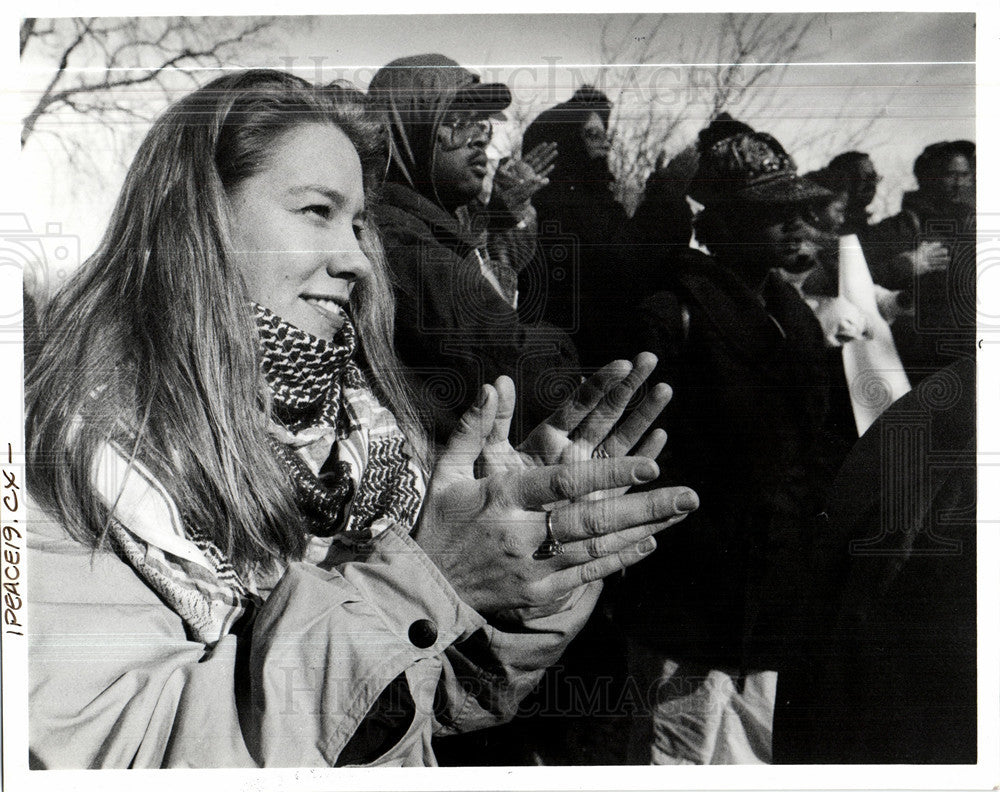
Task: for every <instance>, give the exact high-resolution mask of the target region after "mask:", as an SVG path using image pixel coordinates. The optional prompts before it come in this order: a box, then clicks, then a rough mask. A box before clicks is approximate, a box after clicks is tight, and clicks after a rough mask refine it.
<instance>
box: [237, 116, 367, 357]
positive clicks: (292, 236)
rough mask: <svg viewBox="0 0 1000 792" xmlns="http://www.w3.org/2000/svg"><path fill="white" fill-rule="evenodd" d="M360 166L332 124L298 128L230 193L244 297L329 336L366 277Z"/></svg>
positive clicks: (322, 335) (352, 148)
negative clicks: (246, 293)
mask: <svg viewBox="0 0 1000 792" xmlns="http://www.w3.org/2000/svg"><path fill="white" fill-rule="evenodd" d="M364 201H365V199H364V186H363V183H362V176H361V161H360V160H359V159H358V154H357V152H356V151H355V150H354V146H353V145H352V144H351V142H350V141H349V140H348V139H347V136H346V135H344V133H343V132H341V131H340V130H339V129H337V128H336V127H334V126H332V125H329V124H305V125H302V126H299V127H296V128H294V129H292V130H291V131H289V132H287V133H286V134H285V135H284V136H283V137H281V138H280V139H279V141H278V142H277V144H276V145H275V146H274V148H273V150H272V152H271V156H270V159H269V161H268V163H267V165H266V166H265V167H264V168H263V169H262V170H261V171H259V172H257V173H256V174H254V175H253V176H250V177H249V178H247V179H245V180H244V181H243V182H241V183H240V184H239V185H238V186H237V187H236V188H235V189H234V190H233V191H232V192H231V195H230V202H231V218H232V236H233V239H234V244H235V246H236V248H237V251H238V262H239V267H240V272H241V273H242V275H243V278H244V280H245V281H246V284H247V288H248V289H249V291H250V298H251V299H252V300H254V301H255V302H258V303H260V304H261V305H263V306H264V307H265V308H268V309H270V310H271V311H273V312H274V313H276V314H277V315H278V316H280V317H281V318H282V319H284V320H285V321H286V322H289V323H290V324H293V325H295V326H296V327H298V328H299V329H300V330H304V331H305V332H307V333H310V334H311V335H314V336H317V337H318V338H324V339H330V338H333V336H334V334H335V333H336V332H337V330H339V329H340V327H341V326H342V325H343V323H344V314H343V309H345V308H346V307H347V304H348V301H349V299H350V296H351V291H352V290H353V288H354V284H355V283H356V282H357V280H358V279H359V278H365V277H368V276H369V275H370V274H371V262H369V261H368V258H367V257H366V256H365V254H364V253H363V252H362V251H361V247H360V246H359V244H358V239H359V235H360V232H361V226H362V219H363V214H364V208H365V202H364Z"/></svg>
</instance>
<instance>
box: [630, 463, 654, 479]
mask: <svg viewBox="0 0 1000 792" xmlns="http://www.w3.org/2000/svg"><path fill="white" fill-rule="evenodd" d="M659 472H660V471H659V470H658V469H657V467H656V465H655V464H654V463H653V462H651V461H650V460H648V459H647V460H646V461H645V462H643V463H642V464H640V465H638V466H637V467H636V468H635V471H634V475H635V477H636V478H637V479H639V481H652V480H653V479H655V478H656V476H657V475H658V474H659Z"/></svg>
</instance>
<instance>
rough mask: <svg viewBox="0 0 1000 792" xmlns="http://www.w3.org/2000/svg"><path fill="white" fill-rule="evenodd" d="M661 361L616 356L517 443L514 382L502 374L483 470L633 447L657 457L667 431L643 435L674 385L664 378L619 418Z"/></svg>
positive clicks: (642, 356) (622, 451)
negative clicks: (511, 436) (512, 438)
mask: <svg viewBox="0 0 1000 792" xmlns="http://www.w3.org/2000/svg"><path fill="white" fill-rule="evenodd" d="M656 363H657V360H656V356H655V355H653V354H651V353H649V352H643V353H642V354H640V355H639V356H638V357H636V359H635V360H634V361H633V362H631V363H630V362H629V361H627V360H616V361H614V362H612V363H609V364H608V365H606V366H604V367H603V368H602V369H600V370H599V371H598V372H597V373H596V374H594V375H593V376H592V377H590V378H589V379H588V380H587V381H586V382H584V383H583V384H582V385H581V386H580V387H579V388H577V390H576V392H575V393H574V394H573V395H572V396H571V397H570V398H569V399H568V400H567V401H566V403H565V404H564V405H563V406H562V407H560V408H559V409H558V410H556V412H555V413H553V414H552V415H551V416H549V418H548V419H546V420H545V421H543V422H542V423H541V424H539V425H538V426H537V427H535V429H534V430H532V432H531V433H530V434H529V435H528V436H527V437H526V438H525V439H524V442H523V443H522V444H521V445H520V446H519V447H518V448H517V449H514V448H511V446H510V443H509V442H508V439H507V437H508V433H509V430H510V420H511V417H512V416H513V414H514V399H515V394H514V383H513V382H511V381H510V380H509V379H508V378H506V377H501V378H500V379H498V380H497V384H496V388H497V391H498V396H499V405H498V408H497V418H496V421H495V423H494V426H493V430H492V431H491V432H490V435H489V437H488V438H487V443H486V447H485V448H484V449H483V471H484V472H486V473H492V472H502V471H517V470H520V469H523V468H525V467H539V466H542V465H554V464H560V463H562V464H566V463H571V462H580V461H583V460H586V459H590V458H591V457H593V456H597V457H619V456H624V455H625V454H628V453H629V452H630V451H632V450H633V449H635V454H636V455H637V456H645V457H648V458H650V459H655V458H656V457H657V456H658V455H659V453H660V451H662V450H663V446H664V444H665V443H666V440H667V436H666V433H665V432H664V431H663V430H661V429H657V430H655V431H653V432H651V433H650V434H649V435H648V436H647V437H646V438H645V439H644V440H642V442H641V443H640V440H641V439H642V437H643V435H644V434H645V433H646V432H647V430H648V429H649V427H650V426H651V425H652V423H653V421H655V420H656V418H657V416H658V415H659V414H660V413H661V412H662V411H663V408H664V407H665V406H666V405H667V403H668V402H669V401H670V397H671V395H672V392H671V390H670V387H669V386H668V385H666V384H664V383H659V384H658V385H656V386H655V387H654V388H652V389H651V390H650V392H649V393H648V394H647V395H646V397H645V398H644V399H643V401H642V403H641V404H640V405H639V406H638V407H637V408H636V409H635V410H633V411H632V413H631V414H630V415H629V416H628V417H627V418H625V420H623V421H621V423H618V421H619V419H620V418H621V416H622V414H623V413H624V411H625V408H626V407H627V406H628V404H629V402H630V401H631V400H632V398H633V397H634V396H635V393H636V391H638V389H639V388H640V387H641V386H642V384H643V383H644V382H645V381H646V380H647V379H648V378H649V375H650V374H652V372H653V370H654V369H655V368H656ZM616 424H617V425H616ZM590 497H596V494H595V495H592V496H590Z"/></svg>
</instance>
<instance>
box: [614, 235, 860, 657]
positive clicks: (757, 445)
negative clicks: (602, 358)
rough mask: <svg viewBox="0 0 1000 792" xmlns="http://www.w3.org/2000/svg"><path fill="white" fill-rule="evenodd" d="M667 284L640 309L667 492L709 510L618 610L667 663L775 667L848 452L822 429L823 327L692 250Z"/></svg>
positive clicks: (778, 286)
mask: <svg viewBox="0 0 1000 792" xmlns="http://www.w3.org/2000/svg"><path fill="white" fill-rule="evenodd" d="M661 287H669V290H667V289H666V288H663V289H662V290H660V291H657V292H656V293H655V294H653V295H652V296H651V297H649V298H648V299H647V300H646V301H645V302H644V303H643V304H642V305H641V306H640V307H639V309H638V319H639V321H640V322H641V327H642V329H643V331H644V334H645V339H644V340H645V343H644V346H646V347H647V348H649V349H650V350H651V351H652V352H654V353H656V354H657V355H658V356H659V358H660V366H659V370H658V372H657V373H656V374H655V375H654V376H655V377H656V379H659V380H663V381H666V382H668V383H669V384H670V385H671V386H672V387H673V389H674V398H673V401H672V402H671V404H670V405H668V407H667V409H666V411H665V412H664V416H663V425H664V427H665V428H666V430H667V434H668V438H669V439H668V444H667V446H668V453H669V456H668V457H667V459H666V460H665V461H664V463H663V464H662V465H661V468H662V469H663V470H664V478H665V479H667V483H677V484H685V485H687V486H690V487H692V488H694V489H695V491H697V492H698V494H699V497H700V499H701V507H700V508H699V509H698V511H697V512H695V513H694V514H692V515H690V516H689V517H688V518H687V519H686V520H685V521H684V522H683V523H681V524H679V525H678V526H676V527H674V528H672V529H670V530H669V531H667V532H665V533H663V534H661V535H660V537H659V538H658V542H659V548H658V549H657V551H656V552H655V554H654V555H653V556H652V557H651V558H650V559H648V560H646V561H643V562H641V563H640V564H638V565H637V566H636V567H634V568H633V569H630V570H629V571H628V572H627V573H626V576H625V580H624V585H623V587H622V598H621V603H622V607H621V608H620V615H621V616H622V621H623V623H624V624H625V625H626V626H627V629H629V631H630V632H631V634H632V635H633V637H634V638H636V639H637V640H640V641H644V642H646V643H648V644H650V645H652V646H653V647H657V648H660V649H662V650H663V651H664V652H666V653H667V654H668V656H670V657H674V658H677V659H687V660H691V661H697V662H704V663H706V664H708V665H710V666H715V667H729V668H737V667H741V666H742V667H744V668H747V667H749V668H769V667H771V662H772V658H771V657H770V656H769V652H770V651H771V649H772V644H773V642H774V640H775V637H776V636H775V635H774V633H775V631H776V630H780V628H781V619H782V612H783V609H784V608H785V607H786V606H787V605H788V603H787V600H786V599H785V594H784V593H783V592H785V591H789V590H794V585H795V578H796V577H797V576H798V575H799V574H800V573H801V569H800V564H799V560H798V554H799V544H800V542H801V538H802V535H803V534H804V533H807V532H808V531H809V530H811V526H812V523H813V521H814V520H815V519H816V518H817V515H818V514H819V513H820V511H821V508H822V503H823V485H824V484H825V482H826V481H828V480H829V478H831V477H832V473H831V470H835V469H836V466H837V464H838V462H839V460H840V459H841V458H842V455H843V453H844V452H845V450H844V448H843V446H842V444H841V443H840V442H839V441H835V440H834V439H833V438H832V437H830V436H829V435H827V434H826V433H824V432H823V430H822V424H823V421H824V418H825V415H826V411H827V401H828V399H827V395H828V394H827V388H826V381H825V380H826V378H825V374H824V348H823V340H822V336H821V331H820V329H819V325H818V323H817V322H816V319H815V318H814V316H813V314H812V312H811V311H810V309H809V308H808V306H806V305H805V303H803V302H802V300H801V298H800V297H799V296H798V294H797V293H796V292H795V291H794V289H792V287H791V286H789V285H788V284H786V283H785V282H784V281H782V280H781V279H780V278H778V277H777V276H774V275H771V276H769V278H768V281H767V284H766V286H765V289H764V295H763V297H764V300H765V301H766V309H765V306H764V305H763V304H762V303H761V301H760V300H759V299H758V297H757V296H756V295H755V294H753V293H752V292H750V290H749V289H747V288H746V286H744V285H743V283H742V282H741V281H739V280H738V279H737V277H736V276H735V275H734V274H733V273H732V272H731V271H730V270H729V269H727V268H725V267H723V266H722V265H720V264H718V263H717V262H716V261H715V260H714V259H713V258H711V257H709V256H705V255H703V254H700V253H697V252H696V251H690V252H689V253H688V254H687V255H686V256H685V257H684V258H683V259H682V260H680V261H678V262H677V263H676V264H675V265H674V266H672V267H669V268H667V269H666V270H665V280H664V282H662V283H661ZM651 381H655V380H651ZM776 581H777V583H775V582H776Z"/></svg>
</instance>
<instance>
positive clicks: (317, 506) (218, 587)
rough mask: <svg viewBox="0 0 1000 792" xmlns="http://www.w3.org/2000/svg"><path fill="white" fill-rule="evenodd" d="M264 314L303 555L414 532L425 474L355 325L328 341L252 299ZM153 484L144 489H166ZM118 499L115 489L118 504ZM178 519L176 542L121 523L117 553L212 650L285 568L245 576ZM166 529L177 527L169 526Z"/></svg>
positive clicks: (277, 438) (278, 449)
mask: <svg viewBox="0 0 1000 792" xmlns="http://www.w3.org/2000/svg"><path fill="white" fill-rule="evenodd" d="M254 311H255V316H256V322H257V329H258V331H259V334H260V343H261V353H262V354H261V371H262V373H263V375H264V378H265V380H266V381H267V383H268V385H269V386H270V390H271V393H272V397H273V404H272V412H273V415H274V418H275V423H274V425H273V426H272V432H271V434H272V443H273V447H274V449H275V453H276V454H278V455H279V458H280V459H281V460H282V462H283V463H284V464H285V465H286V466H287V468H288V470H289V473H290V475H291V478H292V481H293V482H294V486H295V496H296V502H297V504H298V506H299V508H300V510H301V512H302V514H303V516H304V518H305V521H306V528H307V531H308V532H309V534H310V537H309V544H308V547H307V549H306V552H305V560H306V561H309V562H312V563H315V564H318V565H320V566H324V567H330V566H332V565H333V564H334V563H335V562H336V559H337V558H340V557H342V555H343V552H344V551H345V550H346V551H348V552H350V553H352V554H356V553H364V552H368V551H370V544H371V542H372V540H373V539H374V538H375V537H376V536H377V535H378V534H380V533H381V532H382V531H384V530H386V529H387V528H389V526H391V525H398V526H400V527H402V528H404V529H405V530H406V531H411V530H412V529H413V527H414V524H415V523H416V519H417V516H418V514H419V510H420V505H421V503H422V501H423V496H424V492H425V489H426V477H425V474H424V472H423V469H422V468H421V467H420V465H419V463H418V462H417V461H416V460H415V459H414V458H413V454H412V452H411V449H410V447H409V444H408V441H407V439H406V436H405V435H404V434H403V432H402V430H401V429H400V428H399V425H398V424H397V423H396V419H395V417H394V416H393V415H392V413H391V412H390V411H389V410H388V409H386V408H385V407H384V406H382V404H381V403H380V402H379V401H378V399H377V398H376V396H375V394H374V393H373V392H372V390H371V388H370V387H369V385H368V381H367V379H366V377H365V375H364V372H363V371H362V370H361V369H360V367H359V366H358V365H357V363H356V362H355V361H354V353H355V347H356V344H357V333H356V330H355V328H354V325H353V323H352V322H351V321H350V319H349V318H347V317H346V316H345V322H344V325H343V327H342V328H341V329H340V330H339V331H338V332H337V334H336V335H335V336H334V338H333V340H332V341H324V340H322V339H319V338H315V337H313V336H311V335H309V334H308V333H305V332H303V331H302V330H299V329H298V328H296V327H294V326H292V325H290V324H288V323H287V322H285V321H284V320H282V319H281V318H279V317H278V316H276V315H275V314H274V313H272V312H271V311H269V310H268V309H266V308H264V307H263V306H260V305H257V304H254ZM133 480H134V479H133ZM143 481H145V484H143V485H140V486H146V485H148V486H149V487H151V488H154V489H155V488H158V485H157V484H156V482H155V481H148V480H146V479H145V478H144V479H143ZM130 486H131V485H130ZM102 494H103V493H102ZM161 494H162V493H161ZM117 497H118V493H115V492H110V493H107V494H105V498H106V499H107V500H108V501H109V502H114V501H115V500H116V498H117ZM164 497H166V496H164ZM162 522H165V523H169V522H170V520H164V521H162ZM177 522H179V523H180V524H181V525H179V526H178V525H175V526H173V529H172V530H173V534H172V535H170V536H168V537H166V538H167V539H169V540H170V541H169V542H167V541H164V540H162V539H160V540H158V539H157V537H156V536H154V535H151V533H150V531H149V530H148V529H144V530H141V531H140V530H136V529H135V528H131V527H130V526H129V525H125V524H121V523H115V524H114V525H113V526H112V528H111V532H110V533H111V536H112V539H113V541H114V543H115V544H116V545H117V548H118V551H119V553H120V554H121V555H122V556H123V557H124V558H125V560H126V561H127V562H128V563H129V564H130V565H131V566H132V567H133V568H134V569H135V570H136V572H138V573H139V575H140V576H141V577H142V578H143V579H144V580H145V581H146V583H147V584H148V585H149V586H150V587H151V588H153V589H154V590H155V591H156V592H157V593H158V594H159V595H160V596H161V597H163V599H164V600H165V601H166V602H167V604H168V605H169V606H170V607H171V608H172V609H173V610H174V611H176V612H177V613H178V614H179V615H180V616H181V618H183V619H184V622H185V625H186V626H187V627H188V629H189V630H190V632H191V633H192V636H193V637H194V638H195V639H197V640H200V641H203V642H204V643H206V644H208V645H214V643H215V642H216V641H218V640H219V638H221V637H222V636H223V635H225V634H226V633H227V632H229V630H230V628H231V627H232V626H233V624H234V623H235V622H236V621H237V620H238V619H239V617H240V616H241V615H242V614H243V613H244V612H245V610H246V607H247V605H248V604H249V603H250V602H251V601H254V600H257V601H258V602H259V601H261V600H263V599H264V598H266V596H267V594H268V593H269V592H270V590H271V589H272V588H273V587H274V585H275V584H276V583H277V581H278V579H280V577H281V574H283V572H284V569H283V568H280V569H276V570H272V571H270V572H267V573H265V572H259V573H256V574H253V575H250V576H249V579H243V578H241V577H240V575H238V574H237V573H236V571H235V570H234V568H233V566H232V564H231V563H230V562H229V560H228V559H227V558H226V557H225V554H224V553H222V552H221V551H220V550H219V548H217V547H216V546H215V545H214V544H213V543H212V541H211V539H210V538H209V536H208V532H207V531H204V530H202V529H200V527H199V526H195V525H192V524H191V523H190V521H188V520H184V519H183V517H181V518H180V519H179V520H178V521H177ZM164 530H165V532H166V533H167V534H170V533H171V528H170V527H169V526H168V527H167V528H165V529H164ZM154 533H155V532H154ZM177 541H180V542H187V543H189V544H190V546H191V549H190V552H188V553H183V554H178V552H177V548H176V542H177ZM182 556H183V557H182Z"/></svg>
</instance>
